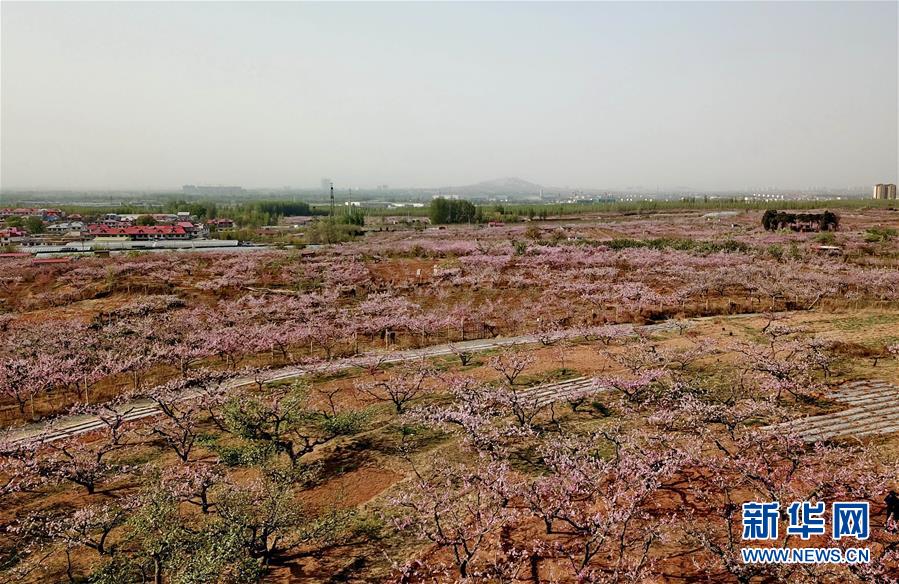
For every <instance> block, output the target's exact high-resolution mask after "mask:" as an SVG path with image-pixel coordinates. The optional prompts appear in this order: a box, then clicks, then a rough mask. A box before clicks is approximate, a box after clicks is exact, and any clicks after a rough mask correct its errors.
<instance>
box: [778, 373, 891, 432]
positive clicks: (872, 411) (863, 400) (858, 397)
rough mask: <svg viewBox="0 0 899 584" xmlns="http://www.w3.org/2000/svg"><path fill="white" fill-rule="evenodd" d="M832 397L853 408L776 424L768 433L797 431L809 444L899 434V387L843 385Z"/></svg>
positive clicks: (871, 383)
mask: <svg viewBox="0 0 899 584" xmlns="http://www.w3.org/2000/svg"><path fill="white" fill-rule="evenodd" d="M831 397H832V398H833V399H835V400H836V401H838V402H841V403H845V404H847V405H849V406H851V407H849V408H848V409H845V410H842V411H839V412H833V413H829V414H822V415H820V416H810V417H807V418H801V419H798V420H792V421H790V422H785V423H783V424H776V425H774V426H769V427H768V429H769V430H772V431H778V430H785V429H793V430H797V433H798V434H799V435H800V436H802V438H803V439H805V440H807V441H809V442H814V441H816V440H826V439H828V438H839V437H855V438H861V437H864V436H871V435H874V434H891V433H893V432H899V386H896V385H894V384H892V383H888V382H886V381H879V380H864V381H851V382H849V383H846V384H843V385H842V386H841V387H840V389H839V390H838V391H836V392H834V393H832V394H831Z"/></svg>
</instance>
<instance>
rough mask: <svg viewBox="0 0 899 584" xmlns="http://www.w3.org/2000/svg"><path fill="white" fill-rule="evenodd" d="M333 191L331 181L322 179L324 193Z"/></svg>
mask: <svg viewBox="0 0 899 584" xmlns="http://www.w3.org/2000/svg"><path fill="white" fill-rule="evenodd" d="M330 190H331V179H329V178H323V179H322V192H323V193H327V192H328V191H330Z"/></svg>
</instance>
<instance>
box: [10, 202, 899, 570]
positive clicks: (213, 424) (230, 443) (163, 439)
mask: <svg viewBox="0 0 899 584" xmlns="http://www.w3.org/2000/svg"><path fill="white" fill-rule="evenodd" d="M840 215H841V221H840V229H839V230H838V231H837V232H835V233H830V232H827V233H797V232H792V231H774V232H769V231H765V230H763V229H762V227H761V221H760V219H761V212H760V211H744V212H741V213H739V214H736V215H733V216H712V217H704V216H703V215H702V214H701V213H700V212H670V213H656V214H624V213H622V214H604V215H603V214H597V215H593V216H583V217H580V218H575V219H571V220H568V221H565V220H560V221H554V222H540V223H538V222H533V223H528V224H527V225H514V226H501V227H478V226H458V227H456V226H454V227H448V228H441V229H425V230H412V229H409V230H399V231H391V232H386V231H385V232H374V231H372V232H369V233H368V234H367V235H365V237H364V238H362V239H361V240H359V241H355V242H351V243H345V244H340V245H332V246H322V247H317V248H315V249H310V248H306V249H292V250H283V251H274V250H270V251H243V252H235V253H145V254H137V255H122V256H113V257H109V258H86V257H85V258H75V259H72V260H71V261H68V262H61V263H52V264H39V263H34V262H33V261H32V260H31V259H30V258H24V259H23V258H22V257H0V336H2V343H0V418H2V422H3V425H4V428H5V430H4V432H5V434H4V437H3V440H2V444H0V494H2V501H3V503H2V505H0V581H8V582H97V583H101V582H102V583H118V582H159V583H162V582H165V583H169V582H171V583H196V582H235V583H237V582H257V581H264V582H309V583H311V582H384V581H387V582H409V583H419V582H457V581H467V582H510V583H511V582H596V583H601V582H602V583H605V582H722V583H723V582H740V583H749V582H803V583H804V582H883V583H888V582H896V581H897V579H899V529H897V526H896V525H893V524H891V523H890V522H888V521H887V520H886V512H885V506H884V498H885V496H886V495H887V493H888V492H889V491H890V490H899V411H897V410H899V388H897V387H896V386H899V237H897V236H896V228H899V212H897V211H893V210H888V209H869V210H865V209H853V210H846V211H842V212H840ZM822 246H823V248H822ZM861 382H866V383H861ZM806 417H808V418H809V420H804V418H806ZM805 500H814V501H824V502H826V503H827V504H828V505H829V504H830V503H832V502H834V501H868V502H870V505H871V536H870V538H869V539H868V540H867V541H866V542H863V543H864V546H865V547H868V548H869V549H870V550H871V561H870V562H869V563H861V564H831V565H827V564H824V565H801V564H767V565H766V564H745V563H743V562H742V560H741V556H740V549H741V547H743V543H744V542H743V541H742V540H741V531H742V525H741V504H742V503H744V502H749V501H780V502H781V504H782V505H784V506H785V505H786V504H788V503H789V502H792V501H805ZM859 543H862V542H858V541H853V540H847V539H841V540H837V541H830V539H829V537H825V536H814V537H813V538H812V539H811V540H808V541H803V540H801V539H800V538H799V537H797V536H791V535H787V536H785V537H782V538H781V540H780V542H779V543H778V544H777V545H784V546H810V545H816V546H820V547H828V546H831V547H832V546H836V547H844V548H845V547H852V546H853V545H857V544H859Z"/></svg>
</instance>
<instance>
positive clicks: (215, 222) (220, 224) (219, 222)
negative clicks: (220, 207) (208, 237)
mask: <svg viewBox="0 0 899 584" xmlns="http://www.w3.org/2000/svg"><path fill="white" fill-rule="evenodd" d="M206 225H208V226H209V229H210V231H219V230H222V229H234V221H232V220H231V219H225V218H221V219H210V220H208V221H207V222H206Z"/></svg>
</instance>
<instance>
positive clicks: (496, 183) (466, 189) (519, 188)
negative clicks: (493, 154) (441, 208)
mask: <svg viewBox="0 0 899 584" xmlns="http://www.w3.org/2000/svg"><path fill="white" fill-rule="evenodd" d="M438 190H440V191H441V192H446V193H451V194H460V195H464V194H472V195H476V194H484V195H493V194H517V195H539V194H540V192H541V191H542V190H543V187H542V186H540V185H538V184H536V183H532V182H529V181H526V180H524V179H520V178H517V177H504V178H496V179H493V180H485V181H482V182H479V183H475V184H473V185H464V186H457V187H442V188H440V189H438Z"/></svg>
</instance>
